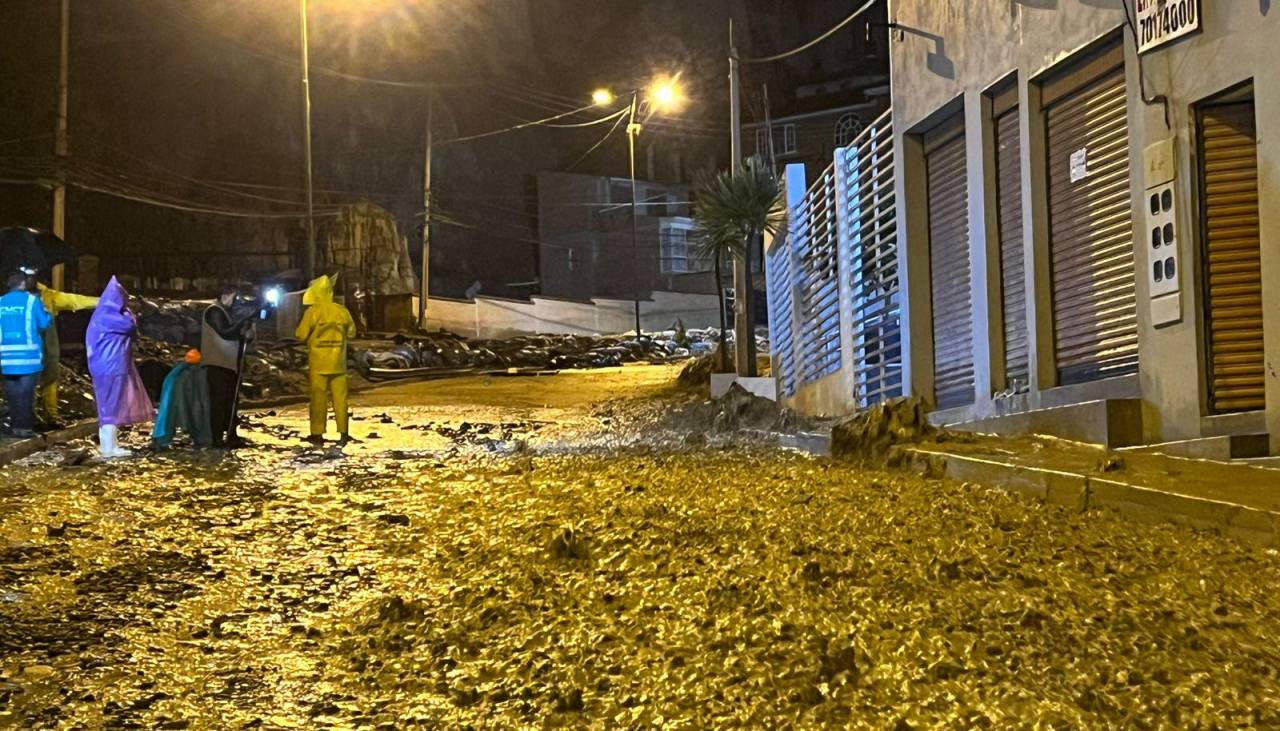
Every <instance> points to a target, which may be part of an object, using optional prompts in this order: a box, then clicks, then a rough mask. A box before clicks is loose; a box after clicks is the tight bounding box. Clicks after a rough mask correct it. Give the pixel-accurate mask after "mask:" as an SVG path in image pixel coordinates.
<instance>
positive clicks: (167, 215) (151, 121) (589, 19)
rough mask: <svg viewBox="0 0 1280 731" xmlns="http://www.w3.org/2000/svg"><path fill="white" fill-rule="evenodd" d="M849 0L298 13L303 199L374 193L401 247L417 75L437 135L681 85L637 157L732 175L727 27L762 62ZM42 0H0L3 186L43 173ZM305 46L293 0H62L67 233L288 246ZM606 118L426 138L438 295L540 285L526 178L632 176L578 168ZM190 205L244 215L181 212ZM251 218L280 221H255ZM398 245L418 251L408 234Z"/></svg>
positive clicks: (3, 205) (599, 153) (208, 246)
mask: <svg viewBox="0 0 1280 731" xmlns="http://www.w3.org/2000/svg"><path fill="white" fill-rule="evenodd" d="M848 4H849V3H847V2H837V1H833V0H821V1H819V0H813V1H811V2H800V3H795V2H785V1H784V0H699V1H698V2H687V1H684V2H682V1H679V0H646V1H645V2H634V1H627V0H487V1H485V0H462V1H460V2H441V1H440V0H362V1H361V2H353V0H311V25H310V35H311V63H312V104H313V120H314V122H313V134H314V142H313V145H314V158H315V163H314V169H315V187H316V189H317V191H324V192H322V193H321V192H318V194H317V204H318V205H328V204H333V203H341V202H348V201H353V200H358V199H361V198H367V199H369V200H372V201H374V202H376V203H378V204H379V205H382V206H384V207H386V208H387V209H388V210H390V211H391V212H392V213H393V214H395V216H396V217H397V219H398V220H399V222H400V227H401V231H402V233H404V234H405V235H406V236H408V237H409V239H410V240H411V242H414V243H415V244H416V241H417V240H418V238H419V236H420V233H419V231H420V228H419V224H418V221H419V220H420V219H418V218H415V214H417V213H419V212H420V210H421V207H422V190H421V187H422V149H423V137H424V120H425V108H426V96H427V94H426V91H425V88H424V87H425V85H427V84H435V85H436V86H437V89H438V91H437V92H436V103H435V117H434V123H433V126H434V128H435V134H436V139H437V141H441V142H443V141H445V140H448V139H451V138H454V137H458V136H463V135H471V134H476V133H481V132H486V131H490V130H494V129H499V128H503V127H506V126H510V125H514V124H519V123H521V122H523V121H527V120H532V119H539V118H543V117H547V116H550V115H554V114H558V113H561V112H564V111H567V110H569V109H573V108H575V107H577V106H581V105H583V104H586V103H587V102H588V101H589V96H590V92H591V90H592V89H593V88H594V87H597V86H601V85H604V86H610V87H612V88H615V89H618V90H625V89H627V88H633V87H635V86H637V85H641V84H643V83H645V82H646V81H647V80H648V79H650V78H652V77H653V76H654V75H656V74H678V75H680V77H681V79H682V82H683V83H684V85H685V87H686V91H687V94H688V97H689V103H688V104H687V106H686V107H685V108H684V109H683V110H682V111H681V112H680V114H679V115H678V116H676V117H672V118H666V119H662V120H653V123H652V124H650V125H647V126H646V131H645V134H644V136H643V137H642V145H655V146H657V147H658V151H659V153H665V152H667V151H673V150H674V151H678V152H679V153H680V154H681V157H682V158H683V159H685V160H688V161H690V162H689V163H688V164H687V165H686V166H685V168H686V169H685V170H683V171H682V173H681V177H683V178H686V179H688V178H690V177H692V176H693V175H694V174H695V173H696V172H697V171H698V170H699V169H702V170H712V169H715V168H717V167H721V166H724V165H727V163H728V159H727V158H728V155H727V152H728V119H727V117H728V114H727V111H728V110H727V93H726V81H725V74H726V72H727V63H726V61H725V52H726V46H727V36H728V21H729V18H730V17H731V16H732V17H734V18H736V21H735V22H736V23H737V24H738V27H739V28H740V29H741V30H740V31H739V32H740V38H741V39H742V40H741V45H742V46H743V48H744V51H746V52H750V51H751V49H752V48H753V46H754V47H757V48H760V49H761V51H762V52H770V51H775V50H778V49H779V48H785V47H787V46H788V45H790V44H791V43H792V42H793V40H797V39H800V38H802V37H808V36H809V35H812V30H813V29H819V28H821V27H822V26H824V25H829V24H830V22H831V21H832V20H833V19H838V18H839V17H841V16H842V15H843V14H845V13H847V12H848V8H847V7H846V6H847V5H848ZM57 5H58V4H57V3H56V2H52V1H50V0H8V1H7V2H4V3H0V27H4V28H6V29H8V31H7V33H6V42H5V43H4V46H3V51H0V53H3V56H0V68H3V70H4V73H3V74H0V100H3V102H4V108H5V109H6V110H7V111H6V113H5V114H4V115H0V144H2V146H0V179H5V180H13V181H22V180H26V179H29V178H30V177H31V176H32V175H34V174H37V173H39V172H41V171H43V172H44V173H45V175H46V177H47V175H48V171H49V167H48V166H49V165H50V164H51V162H52V155H51V153H52V145H53V139H52V137H53V135H52V132H53V128H54V123H55V115H56V79H57V43H58V7H57ZM850 32H861V31H850ZM298 35H299V22H298V10H297V3H295V2H292V0H265V1H264V0H202V1H200V2H195V1H191V0H93V1H92V2H86V1H85V0H73V1H72V49H71V56H72V60H71V106H70V109H71V113H70V117H71V118H70V129H71V154H72V156H73V157H75V158H77V159H79V160H82V161H84V163H85V165H88V166H91V172H87V173H85V174H86V175H91V176H92V178H91V181H92V185H91V186H90V187H94V188H97V189H98V191H99V192H93V191H89V190H84V189H73V190H72V191H71V193H70V200H69V204H68V239H69V240H70V241H71V242H72V243H73V244H74V245H75V246H77V247H78V248H79V249H80V250H81V251H85V252H91V253H95V254H98V255H99V256H101V257H102V258H103V264H104V266H105V267H108V268H116V269H120V270H122V271H133V272H135V273H139V274H152V275H156V276H174V275H184V276H189V274H188V273H187V272H185V271H184V269H189V268H190V265H189V264H187V263H186V262H187V261H188V260H192V259H194V258H197V257H201V256H206V257H213V259H215V260H216V261H217V262H222V264H219V265H218V266H217V267H215V268H219V269H220V271H223V272H224V273H229V272H231V271H232V270H233V269H235V268H236V267H240V268H246V267H247V268H250V269H251V268H252V264H251V262H252V260H251V259H249V260H246V259H243V258H242V257H240V256H239V254H243V253H252V252H254V251H257V250H259V249H262V248H264V247H266V248H270V247H271V246H272V245H274V244H278V243H279V241H281V240H282V239H288V241H289V242H290V244H291V245H292V246H295V247H296V245H297V244H298V242H299V241H300V240H301V239H302V237H303V233H302V227H301V224H300V223H299V221H298V219H296V218H281V217H279V216H281V215H289V214H292V213H296V212H297V211H299V210H300V202H301V201H302V180H303V178H302V135H301V130H302V104H301V93H300V83H299V64H298V55H299V54H298V49H299V39H298ZM839 45H840V44H838V43H836V44H833V46H834V49H833V50H829V51H827V52H826V53H825V55H824V56H818V57H816V60H815V59H814V58H810V59H803V60H802V63H803V64H805V65H807V66H808V68H805V67H804V66H801V67H796V66H795V65H794V64H793V65H792V66H789V67H787V68H779V69H774V70H771V71H770V73H773V74H775V75H776V74H785V73H787V72H799V73H809V72H813V71H814V69H813V68H812V66H813V65H814V64H815V63H818V64H820V63H821V62H822V58H830V57H831V54H832V53H835V54H836V55H838V54H839V52H840V51H839ZM817 70H818V71H821V69H817ZM370 79H375V80H380V81H384V82H388V81H389V82H396V83H378V82H376V81H370ZM753 88H754V86H753ZM753 104H754V105H755V107H756V111H757V112H758V111H759V110H758V105H759V100H758V98H755V97H753V96H752V95H750V94H748V96H747V98H746V106H747V110H746V114H747V116H748V117H750V116H751V113H752V108H753ZM605 113H607V112H598V111H595V110H592V111H589V112H586V113H583V114H580V115H576V116H572V117H569V118H566V119H565V120H563V121H565V122H581V121H589V120H591V119H594V118H598V117H599V116H603V114H605ZM608 127H609V125H604V126H596V127H587V128H583V129H549V128H542V127H539V128H533V129H528V130H522V131H519V132H514V133H511V134H504V135H498V136H494V137H488V138H484V139H480V140H475V141H472V142H463V143H456V144H442V145H440V146H439V147H437V153H436V158H435V164H434V165H433V174H434V176H435V179H434V185H433V189H434V193H433V195H434V205H435V210H436V212H437V213H438V214H439V215H440V216H441V220H447V221H448V223H442V224H441V225H438V226H435V227H433V241H434V242H435V244H434V246H433V257H432V259H433V261H432V271H433V274H432V278H433V285H432V288H433V291H436V292H440V293H442V294H453V295H457V294H460V293H461V291H462V290H464V289H465V288H466V287H467V286H469V285H470V284H471V283H472V282H473V281H477V280H479V281H481V282H482V284H483V291H486V292H491V293H498V294H519V293H520V292H519V291H518V290H510V289H508V288H506V287H505V284H506V283H509V282H519V281H524V280H527V279H529V278H530V277H531V276H536V269H535V262H536V258H537V257H536V254H537V241H536V239H535V236H536V230H537V228H536V195H535V193H536V190H535V189H534V188H533V187H532V178H533V175H534V174H536V173H537V172H538V171H540V170H573V171H576V172H583V173H591V174H611V175H618V176H621V175H625V174H626V157H625V152H626V145H625V135H623V134H622V133H621V132H620V131H618V132H615V134H614V135H613V136H612V137H611V138H610V139H608V140H607V141H606V142H605V143H604V144H601V145H599V147H597V148H596V149H595V151H594V152H593V153H592V154H590V155H585V156H584V153H586V152H587V150H589V149H591V148H592V146H593V145H596V143H597V142H599V141H600V139H601V138H602V137H603V136H604V133H605V132H606V131H608ZM658 157H659V159H665V157H664V155H662V154H659V156H658ZM41 166H44V167H41ZM643 174H644V172H643V171H642V175H643ZM671 174H672V173H671V171H661V170H660V171H658V177H659V178H662V177H664V176H670V175H671ZM668 182H679V181H675V180H669V181H668ZM108 190H109V191H113V192H119V191H121V190H127V191H128V192H129V194H130V197H132V198H142V199H145V200H154V199H160V200H163V201H165V202H167V203H170V204H172V205H170V206H168V207H157V206H154V205H148V204H146V203H141V202H135V201H128V200H121V199H120V197H119V196H117V195H107V194H106V193H105V192H103V191H108ZM193 206H194V207H200V208H204V207H208V206H212V207H216V208H218V209H219V210H228V211H234V212H236V213H237V214H238V215H236V216H215V215H208V214H205V213H191V212H183V211H179V210H175V209H177V208H189V207H193ZM266 212H270V213H271V215H272V216H276V217H272V218H254V217H253V216H254V215H255V214H263V213H266ZM49 215H50V214H49V195H48V193H47V190H46V189H41V188H38V187H35V186H32V185H20V184H6V185H0V222H3V223H4V224H11V223H17V224H24V225H36V226H47V225H48V224H47V221H48V220H49ZM410 249H411V251H413V252H414V256H416V253H417V252H416V245H411V246H410ZM213 252H217V253H216V254H215V253H213ZM246 262H250V263H246ZM239 273H241V274H248V273H249V272H239Z"/></svg>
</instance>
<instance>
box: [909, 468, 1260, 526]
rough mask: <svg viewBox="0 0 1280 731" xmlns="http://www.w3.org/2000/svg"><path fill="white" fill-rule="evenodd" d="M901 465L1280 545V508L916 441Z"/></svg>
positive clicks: (1075, 506) (1074, 506) (1075, 505)
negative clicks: (951, 450) (932, 447)
mask: <svg viewBox="0 0 1280 731" xmlns="http://www.w3.org/2000/svg"><path fill="white" fill-rule="evenodd" d="M901 454H902V456H903V457H904V459H903V466H904V467H908V468H914V469H916V470H921V469H923V470H925V471H927V472H928V473H929V474H934V475H938V476H945V477H950V478H952V479H956V480H964V481H968V482H976V483H979V484H984V485H987V486H989V487H998V488H1000V489H1003V490H1008V491H1009V492H1013V493H1016V494H1019V495H1022V496H1024V497H1028V498H1032V499H1035V500H1038V501H1040V502H1044V503H1049V504H1053V505H1059V506H1062V507H1066V508H1069V509H1071V510H1075V511H1078V512H1084V511H1085V510H1089V509H1091V508H1110V509H1112V510H1115V511H1116V512H1118V513H1120V514H1121V515H1123V516H1125V517H1126V518H1129V519H1132V520H1137V521H1141V522H1146V523H1176V524H1178V525H1185V526H1190V527H1192V528H1202V529H1203V528H1208V529H1213V530H1217V531H1219V532H1221V533H1223V534H1224V535H1227V536H1231V537H1232V538H1237V539H1239V540H1242V541H1245V542H1248V543H1252V544H1255V545H1261V546H1264V547H1276V546H1280V512H1274V511H1270V510H1264V509H1261V508H1254V507H1250V506H1247V505H1240V504H1237V503H1232V502H1227V501H1222V500H1214V499H1211V498H1205V497H1197V496H1194V495H1186V494H1182V493H1177V492H1169V491H1167V490H1159V489H1156V488H1152V487H1147V486H1144V485H1139V484H1134V483H1130V482H1125V481H1124V480H1123V479H1119V478H1117V477H1113V476H1107V477H1099V476H1094V475H1085V474H1080V473H1075V472H1060V471H1056V470H1050V469H1045V468H1042V467H1030V466H1025V465H1012V464H1007V463H1004V462H998V461H995V460H989V459H982V458H980V457H971V456H965V455H957V454H951V453H949V452H939V451H934V450H929V449H920V448H915V447H904V448H902V449H901Z"/></svg>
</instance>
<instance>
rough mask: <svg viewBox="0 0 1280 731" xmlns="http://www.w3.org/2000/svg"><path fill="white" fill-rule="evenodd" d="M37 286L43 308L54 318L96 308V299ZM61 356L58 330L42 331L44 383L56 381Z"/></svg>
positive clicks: (41, 285) (54, 327) (55, 328)
mask: <svg viewBox="0 0 1280 731" xmlns="http://www.w3.org/2000/svg"><path fill="white" fill-rule="evenodd" d="M37 286H38V287H39V289H40V301H41V302H42V303H44V308H45V309H46V310H48V311H49V314H50V315H52V316H53V317H55V318H56V317H57V316H58V313H59V312H71V311H73V310H87V309H91V308H93V307H97V306H98V298H97V297H86V296H85V295H82V294H72V293H70V292H59V291H58V290H56V289H51V288H49V287H46V286H44V285H43V284H40V285H37ZM61 355H62V345H61V343H60V342H59V341H58V328H57V327H56V326H53V327H49V328H48V329H46V330H45V331H44V363H45V366H44V367H45V377H44V378H42V379H41V380H44V381H46V382H52V381H56V380H57V378H58V361H59V357H60V356H61Z"/></svg>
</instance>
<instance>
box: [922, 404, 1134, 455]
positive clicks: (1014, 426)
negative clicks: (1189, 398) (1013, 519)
mask: <svg viewBox="0 0 1280 731" xmlns="http://www.w3.org/2000/svg"><path fill="white" fill-rule="evenodd" d="M930 421H933V422H934V423H935V424H936V425H938V426H945V427H947V428H948V429H955V430H957V431H968V432H978V433H981V434H1014V435H1023V434H1047V435H1050V436H1055V437H1059V438H1061V439H1070V440H1071V441H1074V442H1085V443H1087V444H1101V445H1103V446H1106V447H1111V448H1112V449H1115V448H1117V447H1130V446H1135V445H1139V444H1142V401H1141V400H1140V399H1104V400H1098V401H1085V402H1083V403H1078V404H1071V405H1069V406H1055V407H1051V408H1044V409H1035V410H1032V411H1022V412H1018V413H1013V414H1001V415H999V416H992V417H990V418H987V419H979V420H977V421H967V422H961V423H946V421H945V420H939V421H935V420H934V415H933V414H930Z"/></svg>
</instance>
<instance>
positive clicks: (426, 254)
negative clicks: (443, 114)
mask: <svg viewBox="0 0 1280 731" xmlns="http://www.w3.org/2000/svg"><path fill="white" fill-rule="evenodd" d="M434 104H435V86H434V85H433V86H430V87H428V88H427V145H426V151H425V152H424V153H423V155H422V291H421V292H420V293H419V302H418V327H420V328H422V330H424V331H425V330H426V329H427V298H428V297H429V296H430V294H431V287H430V286H429V285H430V282H431V145H432V137H433V133H432V130H431V107H432V106H433V105H434Z"/></svg>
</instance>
